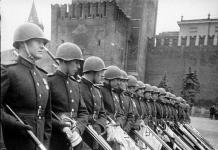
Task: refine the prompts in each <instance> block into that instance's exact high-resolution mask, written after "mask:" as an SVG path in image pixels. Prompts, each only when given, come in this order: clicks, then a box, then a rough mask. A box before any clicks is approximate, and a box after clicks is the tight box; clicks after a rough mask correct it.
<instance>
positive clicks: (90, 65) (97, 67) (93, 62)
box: [83, 56, 106, 73]
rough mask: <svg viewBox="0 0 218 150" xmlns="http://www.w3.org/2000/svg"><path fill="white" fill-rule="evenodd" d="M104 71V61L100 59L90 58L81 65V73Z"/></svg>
mask: <svg viewBox="0 0 218 150" xmlns="http://www.w3.org/2000/svg"><path fill="white" fill-rule="evenodd" d="M102 70H106V68H105V64H104V61H103V60H102V59H101V58H100V57H96V56H90V57H88V58H87V59H86V60H85V62H84V64H83V73H85V72H89V71H102Z"/></svg>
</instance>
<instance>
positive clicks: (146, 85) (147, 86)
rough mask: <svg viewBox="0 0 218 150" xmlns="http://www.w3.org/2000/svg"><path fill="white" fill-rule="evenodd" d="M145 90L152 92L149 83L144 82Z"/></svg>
mask: <svg viewBox="0 0 218 150" xmlns="http://www.w3.org/2000/svg"><path fill="white" fill-rule="evenodd" d="M144 86H145V92H153V89H152V87H151V85H150V84H145V85H144Z"/></svg>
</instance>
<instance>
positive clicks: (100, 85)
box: [94, 84, 104, 88]
mask: <svg viewBox="0 0 218 150" xmlns="http://www.w3.org/2000/svg"><path fill="white" fill-rule="evenodd" d="M94 85H95V86H97V87H99V88H101V87H102V86H104V84H94Z"/></svg>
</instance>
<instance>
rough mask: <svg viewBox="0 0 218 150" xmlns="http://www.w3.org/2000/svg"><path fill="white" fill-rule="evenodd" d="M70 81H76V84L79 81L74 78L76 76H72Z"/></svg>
mask: <svg viewBox="0 0 218 150" xmlns="http://www.w3.org/2000/svg"><path fill="white" fill-rule="evenodd" d="M70 79H71V80H73V81H75V82H78V81H77V80H76V79H75V78H74V76H70Z"/></svg>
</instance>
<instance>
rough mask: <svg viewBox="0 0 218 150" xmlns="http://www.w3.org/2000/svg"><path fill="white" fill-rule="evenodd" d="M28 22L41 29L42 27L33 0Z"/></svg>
mask: <svg viewBox="0 0 218 150" xmlns="http://www.w3.org/2000/svg"><path fill="white" fill-rule="evenodd" d="M28 22H31V23H34V24H36V25H38V26H39V27H40V28H41V29H42V30H43V29H44V27H43V25H42V24H41V23H40V22H39V18H38V15H37V11H36V6H35V1H34V0H33V3H32V8H31V10H30V14H29V17H28Z"/></svg>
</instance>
